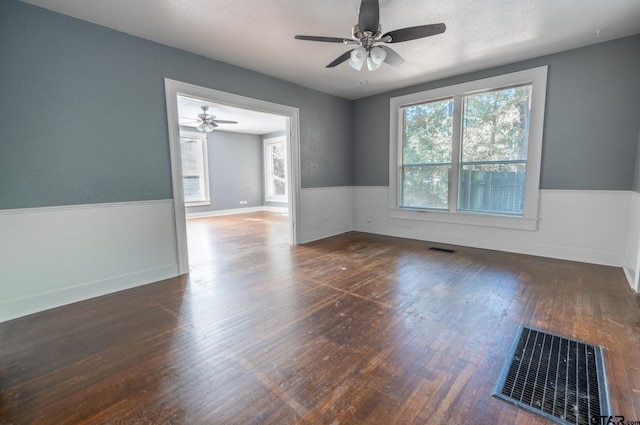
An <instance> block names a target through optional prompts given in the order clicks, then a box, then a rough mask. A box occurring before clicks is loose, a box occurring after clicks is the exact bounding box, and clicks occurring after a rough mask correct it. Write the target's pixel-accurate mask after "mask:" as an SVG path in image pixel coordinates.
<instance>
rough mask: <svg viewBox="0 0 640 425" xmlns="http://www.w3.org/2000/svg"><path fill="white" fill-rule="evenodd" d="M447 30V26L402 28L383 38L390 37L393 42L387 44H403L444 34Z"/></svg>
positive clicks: (433, 25)
mask: <svg viewBox="0 0 640 425" xmlns="http://www.w3.org/2000/svg"><path fill="white" fill-rule="evenodd" d="M446 29H447V27H446V25H445V24H442V23H441V24H429V25H419V26H417V27H409V28H402V29H399V30H395V31H389V32H388V33H386V34H384V35H383V36H382V37H383V38H384V37H386V36H390V37H391V41H387V43H401V42H403V41H409V40H415V39H417V38H423V37H429V36H431V35H436V34H442V33H443V32H444V31H445V30H446Z"/></svg>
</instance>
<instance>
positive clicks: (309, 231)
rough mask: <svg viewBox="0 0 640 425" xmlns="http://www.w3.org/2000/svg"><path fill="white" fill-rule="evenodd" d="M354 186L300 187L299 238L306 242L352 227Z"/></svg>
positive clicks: (347, 230) (348, 229)
mask: <svg viewBox="0 0 640 425" xmlns="http://www.w3.org/2000/svg"><path fill="white" fill-rule="evenodd" d="M353 205H354V204H353V187H351V186H343V187H323V188H311V189H302V190H301V191H300V214H299V219H298V220H299V223H298V226H299V227H300V229H299V230H300V233H299V236H300V240H299V241H298V242H299V243H307V242H311V241H315V240H318V239H323V238H327V237H329V236H335V235H339V234H341V233H346V232H349V231H351V230H353V227H352V226H353Z"/></svg>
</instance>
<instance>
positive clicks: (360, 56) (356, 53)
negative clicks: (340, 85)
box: [349, 46, 367, 71]
mask: <svg viewBox="0 0 640 425" xmlns="http://www.w3.org/2000/svg"><path fill="white" fill-rule="evenodd" d="M366 58H367V51H366V50H365V48H364V47H362V46H360V47H357V48H355V49H353V50H352V51H351V59H350V60H349V66H351V68H353V69H355V70H356V71H360V70H361V69H362V65H363V64H364V60H365V59H366Z"/></svg>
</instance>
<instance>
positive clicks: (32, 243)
mask: <svg viewBox="0 0 640 425" xmlns="http://www.w3.org/2000/svg"><path fill="white" fill-rule="evenodd" d="M0 235H1V236H0V239H1V241H2V242H1V243H0V277H1V278H0V295H1V298H0V322H4V321H7V320H11V319H14V318H17V317H21V316H25V315H28V314H31V313H35V312H38V311H43V310H47V309H50V308H54V307H58V306H61V305H65V304H70V303H73V302H76V301H81V300H85V299H88V298H92V297H96V296H100V295H104V294H108V293H112V292H116V291H120V290H123V289H128V288H132V287H135V286H139V285H143V284H147V283H151V282H156V281H159V280H163V279H167V278H169V277H172V276H176V275H177V274H178V265H177V251H176V237H175V224H174V219H173V201H172V200H161V201H145V202H126V203H113V204H95V205H80V206H65V207H51V208H29V209H16V210H2V211H0Z"/></svg>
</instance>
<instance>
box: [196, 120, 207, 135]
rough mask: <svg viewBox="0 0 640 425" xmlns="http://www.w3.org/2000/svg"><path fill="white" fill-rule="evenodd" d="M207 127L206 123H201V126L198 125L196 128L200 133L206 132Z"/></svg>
mask: <svg viewBox="0 0 640 425" xmlns="http://www.w3.org/2000/svg"><path fill="white" fill-rule="evenodd" d="M206 127H207V125H206V124H205V123H204V122H201V123H200V124H198V126H197V127H196V129H197V130H198V131H200V132H203V133H204V132H205V130H206Z"/></svg>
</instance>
